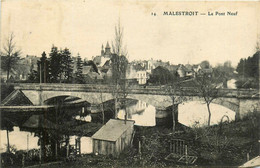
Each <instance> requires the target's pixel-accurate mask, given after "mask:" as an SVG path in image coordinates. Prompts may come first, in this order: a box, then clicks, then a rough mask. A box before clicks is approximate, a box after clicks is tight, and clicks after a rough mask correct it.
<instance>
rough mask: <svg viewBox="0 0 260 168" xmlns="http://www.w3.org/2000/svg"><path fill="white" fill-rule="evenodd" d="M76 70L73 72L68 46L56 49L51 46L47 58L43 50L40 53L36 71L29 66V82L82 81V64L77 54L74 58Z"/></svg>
mask: <svg viewBox="0 0 260 168" xmlns="http://www.w3.org/2000/svg"><path fill="white" fill-rule="evenodd" d="M76 61H77V62H76V72H75V75H74V74H73V65H74V62H73V59H72V55H71V52H70V50H69V49H68V48H65V49H60V50H58V48H57V47H55V46H52V48H51V51H50V53H49V58H47V55H46V53H45V52H43V53H42V56H41V59H40V60H39V61H38V62H37V71H34V70H33V67H32V68H31V74H30V75H29V81H30V82H40V83H50V82H51V83H57V82H64V83H82V66H83V61H82V59H81V57H80V55H79V54H78V56H77V59H76Z"/></svg>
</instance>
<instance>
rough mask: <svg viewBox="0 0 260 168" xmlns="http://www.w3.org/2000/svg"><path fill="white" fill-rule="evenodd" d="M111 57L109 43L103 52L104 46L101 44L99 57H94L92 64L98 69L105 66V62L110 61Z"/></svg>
mask: <svg viewBox="0 0 260 168" xmlns="http://www.w3.org/2000/svg"><path fill="white" fill-rule="evenodd" d="M111 57H112V53H111V48H110V46H109V43H108V42H107V44H106V48H105V50H104V46H103V44H102V46H101V55H98V56H96V57H94V58H93V62H94V63H95V64H96V65H97V66H98V67H102V66H103V65H105V63H106V62H107V61H109V60H110V59H111Z"/></svg>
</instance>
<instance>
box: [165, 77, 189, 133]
mask: <svg viewBox="0 0 260 168" xmlns="http://www.w3.org/2000/svg"><path fill="white" fill-rule="evenodd" d="M165 91H166V92H167V93H168V94H169V96H170V97H171V100H172V132H173V133H175V130H176V124H177V123H178V106H179V104H180V103H182V102H183V101H185V100H186V97H185V96H184V95H185V94H184V89H183V88H182V87H181V83H180V82H178V81H172V82H171V83H169V84H168V85H166V87H165Z"/></svg>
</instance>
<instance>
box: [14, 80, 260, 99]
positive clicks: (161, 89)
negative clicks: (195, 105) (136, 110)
mask: <svg viewBox="0 0 260 168" xmlns="http://www.w3.org/2000/svg"><path fill="white" fill-rule="evenodd" d="M14 86H15V89H22V90H62V91H87V92H97V91H100V92H112V91H113V89H114V85H104V84H65V83H41V84H38V83H15V84H14ZM183 89H184V91H185V92H186V93H185V94H187V95H198V94H199V93H198V92H197V91H196V89H194V88H193V87H185V88H183ZM127 92H128V93H139V94H162V95H165V94H169V93H168V92H167V91H166V86H164V85H161V86H145V87H144V86H139V85H130V87H128V88H127ZM177 94H178V93H177ZM219 94H220V95H221V96H225V97H255V98H259V90H256V89H220V91H219Z"/></svg>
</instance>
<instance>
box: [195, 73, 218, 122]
mask: <svg viewBox="0 0 260 168" xmlns="http://www.w3.org/2000/svg"><path fill="white" fill-rule="evenodd" d="M218 80H219V79H218V77H217V76H211V75H208V74H206V73H204V74H202V75H201V76H198V77H196V78H195V83H196V90H197V92H198V93H199V96H200V97H202V98H203V100H204V101H205V103H206V105H207V109H208V113H209V117H208V126H210V120H211V111H210V104H211V103H212V101H213V100H214V99H216V98H217V97H218V96H219V89H218V83H217V81H218Z"/></svg>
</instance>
